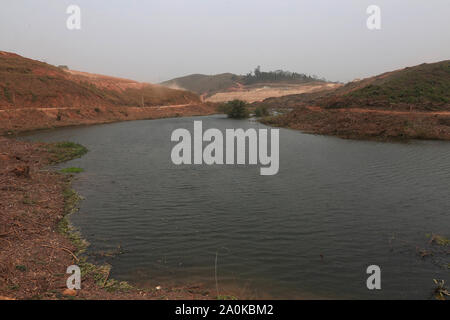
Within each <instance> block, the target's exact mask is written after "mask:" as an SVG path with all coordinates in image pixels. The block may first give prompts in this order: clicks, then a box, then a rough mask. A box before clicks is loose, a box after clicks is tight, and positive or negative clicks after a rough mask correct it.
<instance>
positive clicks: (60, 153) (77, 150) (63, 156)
mask: <svg viewBox="0 0 450 320" xmlns="http://www.w3.org/2000/svg"><path fill="white" fill-rule="evenodd" d="M46 148H47V151H48V152H49V154H50V161H51V163H52V164H56V163H60V162H65V161H69V160H72V159H75V158H79V157H81V156H83V155H84V154H86V153H87V152H88V149H87V148H86V147H84V146H82V145H81V144H78V143H74V142H57V143H51V144H48V145H47V146H46Z"/></svg>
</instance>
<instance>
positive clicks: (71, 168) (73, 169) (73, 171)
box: [61, 167, 84, 173]
mask: <svg viewBox="0 0 450 320" xmlns="http://www.w3.org/2000/svg"><path fill="white" fill-rule="evenodd" d="M83 171H84V169H83V168H77V167H70V168H64V169H61V172H62V173H80V172H83Z"/></svg>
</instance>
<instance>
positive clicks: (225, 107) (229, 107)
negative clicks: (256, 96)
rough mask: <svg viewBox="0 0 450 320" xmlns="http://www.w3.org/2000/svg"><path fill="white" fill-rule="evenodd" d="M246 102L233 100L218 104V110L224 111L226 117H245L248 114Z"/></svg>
mask: <svg viewBox="0 0 450 320" xmlns="http://www.w3.org/2000/svg"><path fill="white" fill-rule="evenodd" d="M248 106H249V105H248V103H247V102H245V101H242V100H233V101H229V102H227V103H224V104H222V105H220V106H219V112H223V113H225V114H226V115H227V116H228V118H233V119H245V118H248V117H249V116H250V112H249V110H248Z"/></svg>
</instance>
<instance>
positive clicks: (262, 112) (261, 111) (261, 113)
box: [255, 106, 269, 118]
mask: <svg viewBox="0 0 450 320" xmlns="http://www.w3.org/2000/svg"><path fill="white" fill-rule="evenodd" d="M268 115H269V110H268V109H267V107H266V106H261V107H257V108H256V109H255V116H256V117H258V118H260V117H266V116H268Z"/></svg>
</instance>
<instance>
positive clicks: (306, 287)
mask: <svg viewBox="0 0 450 320" xmlns="http://www.w3.org/2000/svg"><path fill="white" fill-rule="evenodd" d="M194 120H202V121H203V127H204V130H205V129H207V128H218V129H220V130H225V129H230V128H231V129H232V128H243V129H246V128H252V127H254V128H266V127H265V126H264V125H262V124H259V123H258V122H255V121H251V120H250V121H249V120H230V119H226V118H225V117H224V116H210V117H193V118H174V119H160V120H143V121H132V122H122V123H114V124H106V125H94V126H87V127H73V128H63V129H57V130H50V131H42V132H38V133H34V134H33V135H30V136H27V137H25V138H24V139H27V140H34V141H36V140H37V141H46V142H49V141H73V142H78V143H81V144H83V145H84V146H86V147H87V148H88V149H89V150H90V152H89V153H88V154H86V155H85V156H83V157H82V158H80V159H75V160H73V161H70V162H68V163H64V164H63V165H62V167H81V168H83V169H84V172H83V173H81V174H78V175H76V178H75V180H74V182H73V187H74V188H75V189H76V191H77V192H78V193H79V194H80V195H81V196H82V197H83V198H84V199H83V201H81V203H80V211H79V212H77V213H76V214H74V215H72V216H71V217H70V219H71V222H72V223H73V225H74V226H75V227H76V228H77V229H79V230H80V231H81V233H82V235H83V237H84V238H86V239H87V240H88V242H89V243H90V247H89V250H88V254H89V257H90V259H91V260H93V261H95V262H107V263H109V264H111V265H112V267H113V268H112V273H111V277H115V278H116V279H119V280H127V281H131V282H133V283H135V284H138V285H150V286H156V285H161V286H177V285H181V286H183V285H192V284H202V285H204V286H206V287H209V288H211V292H212V293H213V294H215V292H216V284H215V273H216V272H217V280H218V288H219V291H223V292H233V293H235V294H236V295H237V296H243V297H250V298H291V299H301V298H356V299H365V298H369V299H370V298H380V299H382V298H385V299H394V298H395V299H404V298H409V299H427V298H430V297H431V294H432V290H433V288H434V283H433V279H445V280H447V281H446V282H447V283H448V282H449V281H450V278H449V274H450V272H449V271H450V269H449V263H450V261H449V260H450V259H449V255H448V250H447V254H446V253H445V252H444V253H442V248H438V247H436V246H433V245H430V244H429V240H430V239H429V236H430V234H432V233H435V234H441V235H443V236H447V237H448V236H450V196H449V190H450V143H448V142H437V141H436V142H434V141H411V142H408V143H381V142H370V141H352V140H343V139H339V138H335V137H325V136H316V135H308V134H303V133H301V132H299V131H294V130H287V129H280V169H279V173H278V174H277V175H275V176H261V175H260V172H259V168H260V166H259V165H257V166H248V165H240V166H237V165H236V166H230V165H228V166H227V165H223V166H220V165H214V166H206V165H197V166H196V165H182V166H176V165H174V164H173V163H172V161H171V158H170V153H171V149H172V147H173V146H174V145H175V143H173V142H171V141H170V137H171V134H172V132H173V130H175V129H177V128H186V129H189V130H190V131H192V128H193V122H194ZM118 248H119V249H118ZM421 248H431V249H433V250H434V249H436V250H438V251H439V252H438V253H437V254H435V255H434V256H427V257H425V258H422V257H421V256H420V254H418V250H420V249H421ZM117 253H120V254H117ZM216 262H217V263H216ZM370 265H378V266H380V268H381V279H382V280H381V281H382V282H381V283H382V289H381V290H379V291H369V290H368V289H367V287H366V279H367V277H368V275H367V274H366V268H367V267H368V266H370Z"/></svg>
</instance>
